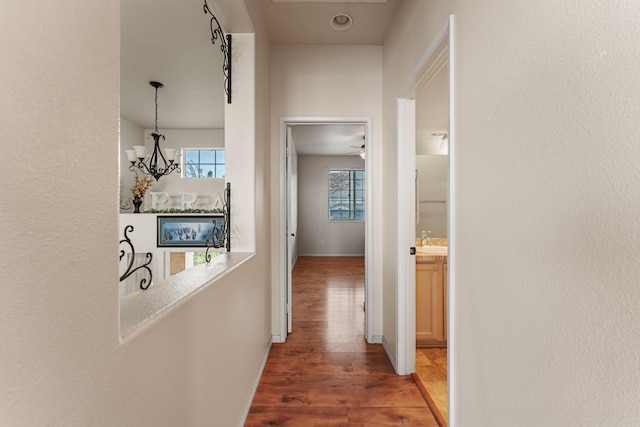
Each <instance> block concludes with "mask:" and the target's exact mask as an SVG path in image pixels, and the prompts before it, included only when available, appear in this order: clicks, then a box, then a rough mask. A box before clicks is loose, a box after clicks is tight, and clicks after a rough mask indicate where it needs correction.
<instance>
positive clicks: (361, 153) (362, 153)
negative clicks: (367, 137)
mask: <svg viewBox="0 0 640 427" xmlns="http://www.w3.org/2000/svg"><path fill="white" fill-rule="evenodd" d="M362 140H363V143H362V145H361V146H359V147H358V146H357V145H350V146H349V147H351V148H355V149H356V150H357V151H349V152H347V153H344V154H342V156H355V155H356V154H357V155H359V156H360V157H362V160H364V156H365V150H364V148H365V147H364V136H363V137H362Z"/></svg>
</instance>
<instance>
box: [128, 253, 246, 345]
mask: <svg viewBox="0 0 640 427" xmlns="http://www.w3.org/2000/svg"><path fill="white" fill-rule="evenodd" d="M253 256H254V253H243V252H224V253H221V254H220V255H218V256H216V257H214V258H212V259H211V262H210V263H209V264H200V265H196V266H194V267H192V268H189V269H187V270H185V271H182V272H180V273H178V274H176V275H174V276H170V277H169V278H167V279H166V280H162V281H160V282H158V283H157V284H154V285H152V286H150V287H149V288H148V289H147V290H145V291H142V290H141V291H137V292H134V293H131V294H128V295H125V296H123V297H122V298H121V299H120V340H121V342H125V341H127V340H129V339H131V338H132V337H133V336H134V335H135V334H136V333H138V332H142V331H143V330H144V329H146V328H147V327H148V326H150V325H151V324H152V323H154V322H155V321H156V320H157V319H159V318H161V317H162V316H163V315H164V314H165V313H167V312H168V311H170V310H171V309H173V308H174V307H176V306H177V305H179V304H180V303H182V302H183V301H185V300H187V298H188V297H190V296H192V295H194V294H195V293H197V292H198V291H200V290H202V289H204V288H205V287H207V286H210V285H212V284H213V283H214V282H215V281H216V280H218V279H220V278H222V277H224V276H225V275H226V274H227V273H229V272H230V271H232V270H234V269H235V268H237V267H238V266H240V265H241V264H243V263H244V262H245V261H247V260H248V259H250V258H251V257H253Z"/></svg>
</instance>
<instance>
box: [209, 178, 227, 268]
mask: <svg viewBox="0 0 640 427" xmlns="http://www.w3.org/2000/svg"><path fill="white" fill-rule="evenodd" d="M224 198H225V200H224V202H223V203H224V206H223V207H222V212H223V213H224V222H223V224H222V227H217V222H216V220H215V219H213V220H211V222H212V223H213V230H212V231H211V244H209V239H207V240H206V245H207V251H206V252H205V254H204V258H205V260H206V261H207V264H208V263H209V262H211V254H209V249H211V248H214V249H220V248H226V250H227V252H231V183H229V182H227V187H226V189H225V190H224Z"/></svg>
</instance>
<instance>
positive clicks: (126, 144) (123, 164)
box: [118, 117, 155, 212]
mask: <svg viewBox="0 0 640 427" xmlns="http://www.w3.org/2000/svg"><path fill="white" fill-rule="evenodd" d="M143 143H144V129H142V127H140V126H138V125H137V124H135V123H132V122H130V121H128V120H126V119H123V118H122V117H120V147H119V148H118V153H119V154H120V161H119V163H118V166H119V171H120V173H119V177H120V202H126V201H127V200H128V199H131V197H132V194H131V187H133V185H134V184H135V183H136V179H135V176H136V175H135V174H134V173H133V172H131V171H130V170H129V166H130V165H131V162H129V160H128V158H127V153H126V152H125V150H132V149H133V146H134V145H141V144H143ZM152 191H155V190H152ZM130 210H133V207H132V208H131V209H130ZM121 211H122V212H126V210H122V209H121Z"/></svg>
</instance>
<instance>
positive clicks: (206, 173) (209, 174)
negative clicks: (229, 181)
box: [201, 165, 215, 178]
mask: <svg viewBox="0 0 640 427" xmlns="http://www.w3.org/2000/svg"><path fill="white" fill-rule="evenodd" d="M214 176H215V175H214V174H213V166H207V165H203V166H202V176H201V178H214Z"/></svg>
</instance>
